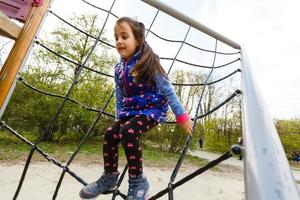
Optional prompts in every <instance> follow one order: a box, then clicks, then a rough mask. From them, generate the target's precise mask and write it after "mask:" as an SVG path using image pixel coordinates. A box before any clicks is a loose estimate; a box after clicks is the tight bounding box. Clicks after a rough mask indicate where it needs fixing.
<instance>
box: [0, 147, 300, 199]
mask: <svg viewBox="0 0 300 200" xmlns="http://www.w3.org/2000/svg"><path fill="white" fill-rule="evenodd" d="M194 155H198V156H200V157H202V158H206V159H208V160H212V159H215V158H216V157H217V156H218V155H216V154H212V153H206V152H200V151H199V152H194ZM23 167H24V163H23V162H22V163H13V164H12V163H1V164H0V200H10V199H12V198H13V195H14V193H15V191H16V188H17V185H18V182H19V180H20V177H21V173H22V171H23ZM70 169H71V170H72V171H73V172H75V173H76V174H77V175H78V176H80V177H81V178H83V179H84V180H85V181H87V182H92V181H94V180H95V179H97V178H98V176H100V174H101V173H102V166H101V165H100V164H89V165H87V164H85V165H84V164H83V163H74V164H72V165H71V166H70ZM172 170H173V169H172V168H154V167H149V166H145V169H144V173H145V174H146V175H147V177H148V179H149V182H150V185H151V188H150V196H152V195H154V194H156V193H157V192H159V191H161V190H162V189H164V188H166V187H167V185H168V182H169V179H170V176H171V173H172ZM195 170H197V168H195V167H191V166H183V167H182V168H181V169H180V171H179V173H178V175H177V178H176V181H178V180H180V178H182V177H185V176H186V175H188V174H190V173H192V172H194V171H195ZM61 173H62V170H61V169H60V168H58V167H57V166H55V165H53V164H52V163H49V162H34V163H32V164H31V165H30V167H29V170H28V173H27V176H26V179H25V181H24V184H23V187H22V190H21V192H20V194H19V197H18V200H29V199H30V200H41V199H43V200H47V199H52V196H53V193H54V191H55V188H56V185H57V182H58V180H59V177H60V175H61ZM294 176H295V178H296V179H297V180H300V171H297V170H296V171H294ZM126 177H127V176H126ZM176 181H175V182H176ZM81 187H82V185H81V183H79V182H78V181H77V180H75V179H74V178H73V177H72V176H70V175H69V174H67V173H66V175H65V177H64V180H63V182H62V186H61V188H60V190H59V193H58V197H57V198H56V199H57V200H79V199H80V198H79V197H78V192H79V190H80V189H81ZM127 187H128V184H127V178H126V179H125V180H124V181H123V183H122V185H121V187H120V191H122V192H123V193H125V194H126V192H127ZM299 189H300V185H299ZM111 197H112V196H111V195H102V196H99V197H98V198H97V199H99V200H101V199H102V200H108V199H111ZM117 199H122V198H121V197H117ZM159 199H162V200H167V199H168V195H164V196H163V197H161V198H159ZM174 199H176V200H196V199H205V200H228V199H230V200H243V199H245V198H244V180H243V166H242V162H241V161H238V160H237V159H236V158H230V159H228V160H226V161H224V162H222V164H221V165H220V166H219V167H218V168H217V169H213V170H208V171H206V172H204V173H203V174H201V175H199V176H197V177H195V178H194V179H192V180H190V181H189V182H187V183H185V184H184V185H182V186H180V187H178V188H176V189H175V191H174Z"/></svg>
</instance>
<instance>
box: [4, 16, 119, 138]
mask: <svg viewBox="0 0 300 200" xmlns="http://www.w3.org/2000/svg"><path fill="white" fill-rule="evenodd" d="M97 20H98V19H97V16H96V15H82V16H79V17H75V18H73V19H71V21H72V23H73V24H76V25H78V26H80V27H82V28H83V29H84V30H85V31H87V32H88V33H89V34H91V35H95V36H97V35H98V34H99V33H100V29H98V28H97V27H96V24H97ZM48 37H49V38H50V39H49V40H47V41H42V43H43V45H45V46H47V47H48V48H50V49H52V50H53V51H55V52H56V53H58V54H60V55H61V56H63V57H66V58H68V59H70V60H72V61H74V62H75V63H78V65H77V64H74V63H70V62H68V61H66V60H64V59H61V58H59V57H58V56H56V55H54V54H53V53H51V52H49V51H47V50H46V49H44V48H35V51H34V52H33V54H32V56H31V59H30V60H29V62H28V64H27V66H26V68H25V71H24V72H22V74H21V76H22V77H23V78H24V79H25V81H26V82H27V83H29V84H30V85H32V86H33V87H35V88H37V89H39V90H42V91H45V92H47V93H52V94H57V95H61V96H65V95H66V94H67V92H68V90H69V88H70V87H71V85H72V84H73V82H74V78H75V77H76V76H77V74H78V72H79V70H80V68H79V67H80V66H81V64H85V66H86V67H89V68H91V69H93V70H97V71H100V72H103V73H107V72H108V71H110V69H111V68H112V67H113V64H114V63H115V60H116V59H115V58H114V57H113V56H111V55H109V54H108V53H107V48H106V47H104V46H103V45H100V44H99V46H100V47H101V48H96V49H95V50H94V51H93V53H92V54H91V55H90V54H89V53H90V51H91V49H92V47H93V45H94V43H95V40H94V39H93V38H91V37H89V36H86V35H83V34H79V33H78V32H77V31H76V30H74V29H73V28H71V27H64V26H62V25H61V26H59V27H58V28H57V29H56V30H55V31H53V32H52V33H51V35H50V36H48ZM101 39H102V40H104V41H107V39H105V38H101ZM87 58H89V59H88V62H85V60H86V59H87ZM81 72H82V73H81V74H80V76H79V77H78V79H77V81H76V84H75V85H74V87H73V90H72V92H71V93H69V94H68V98H70V99H73V100H75V101H77V102H80V104H81V106H80V105H77V104H74V103H73V102H70V101H67V102H66V103H65V104H64V106H63V107H62V111H61V112H60V114H59V115H58V117H57V119H56V120H55V121H54V123H53V124H52V125H51V126H49V123H50V122H51V120H52V118H53V116H55V113H56V112H57V111H58V110H59V107H60V105H62V102H63V99H61V98H55V97H51V96H47V95H44V94H41V93H38V92H36V91H33V90H32V89H29V88H28V87H26V86H25V85H24V84H22V83H20V82H19V83H18V84H17V86H16V88H15V91H14V93H13V95H12V97H11V100H10V102H9V104H8V107H7V109H6V112H5V114H4V116H3V119H4V120H5V121H6V122H7V123H8V124H9V125H10V126H11V127H13V128H14V129H16V130H18V131H22V132H24V131H28V132H31V133H33V134H34V135H35V136H36V138H37V137H39V136H41V135H42V134H43V140H44V141H53V140H57V141H58V140H60V139H61V138H64V137H65V136H66V135H72V136H74V137H76V138H77V139H79V138H81V137H82V136H83V135H84V134H85V133H86V132H87V131H88V129H89V127H90V126H91V124H92V122H93V121H94V119H95V116H96V114H97V113H96V112H90V111H88V110H87V109H86V108H87V107H89V108H92V109H100V108H102V107H103V105H104V102H105V101H106V100H107V99H108V97H109V95H110V94H111V93H112V91H113V81H112V80H111V79H110V80H109V79H108V78H107V77H104V76H102V75H99V74H96V73H94V72H91V71H89V70H86V69H83V68H82V69H81ZM113 102H114V101H112V103H111V104H109V105H108V108H107V109H106V112H109V113H114V104H113ZM110 122H111V119H107V117H102V120H101V122H100V123H98V124H97V127H96V133H98V132H99V133H100V132H101V133H102V131H103V130H104V126H105V127H106V126H107V124H108V123H110ZM45 130H48V131H47V132H46V131H45ZM74 133H75V134H74Z"/></svg>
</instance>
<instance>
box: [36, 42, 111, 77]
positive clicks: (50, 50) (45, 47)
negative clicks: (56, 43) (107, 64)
mask: <svg viewBox="0 0 300 200" xmlns="http://www.w3.org/2000/svg"><path fill="white" fill-rule="evenodd" d="M35 43H36V44H38V45H39V46H41V47H43V48H44V49H46V50H47V51H49V52H51V53H52V54H54V55H56V56H57V57H59V58H61V59H63V60H65V61H67V62H69V63H72V64H74V65H77V66H79V67H80V66H83V65H82V64H80V63H77V62H75V61H73V60H71V59H69V58H66V57H65V56H63V55H61V54H59V53H57V52H55V51H54V50H52V49H50V48H49V47H47V46H45V45H44V44H42V43H41V42H40V41H38V40H36V41H35ZM83 67H84V68H85V69H87V70H89V71H92V72H94V73H96V74H100V75H103V76H106V77H109V78H114V76H113V75H110V74H107V73H104V72H100V71H98V70H95V69H92V68H90V67H87V66H85V65H84V66H83Z"/></svg>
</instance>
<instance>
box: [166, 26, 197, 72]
mask: <svg viewBox="0 0 300 200" xmlns="http://www.w3.org/2000/svg"><path fill="white" fill-rule="evenodd" d="M190 30H191V26H189V28H188V30H187V32H186V33H185V36H184V39H183V41H182V42H181V45H180V47H179V49H178V51H177V53H176V55H175V57H174V58H173V59H172V64H171V66H170V68H169V70H168V72H167V74H169V73H170V72H171V69H172V67H173V65H174V63H175V61H176V59H177V56H178V55H179V52H180V51H181V49H182V47H183V45H184V42H185V40H186V38H187V36H188V34H189V32H190Z"/></svg>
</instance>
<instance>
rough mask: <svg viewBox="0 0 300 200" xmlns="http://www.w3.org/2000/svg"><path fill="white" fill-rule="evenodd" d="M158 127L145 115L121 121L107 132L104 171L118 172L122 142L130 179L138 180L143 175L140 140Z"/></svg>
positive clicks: (104, 145) (104, 143)
mask: <svg viewBox="0 0 300 200" xmlns="http://www.w3.org/2000/svg"><path fill="white" fill-rule="evenodd" d="M156 125H157V122H156V121H154V120H152V119H150V118H148V117H147V116H144V115H136V116H134V117H132V118H129V119H125V120H119V121H116V122H115V123H113V124H112V125H111V126H110V127H109V128H108V129H107V130H106V132H105V135H104V141H103V158H104V170H105V171H106V172H116V171H118V157H119V153H118V144H119V143H120V142H121V144H122V146H123V148H124V150H125V154H126V158H127V162H128V171H129V177H130V178H137V177H138V176H139V175H140V174H142V173H143V161H142V147H141V145H140V143H139V138H140V136H141V134H142V133H144V132H146V131H148V130H150V129H151V128H153V127H154V126H156Z"/></svg>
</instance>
